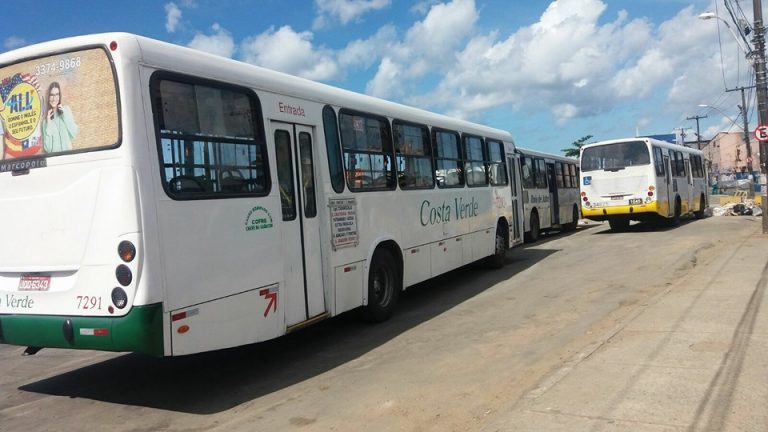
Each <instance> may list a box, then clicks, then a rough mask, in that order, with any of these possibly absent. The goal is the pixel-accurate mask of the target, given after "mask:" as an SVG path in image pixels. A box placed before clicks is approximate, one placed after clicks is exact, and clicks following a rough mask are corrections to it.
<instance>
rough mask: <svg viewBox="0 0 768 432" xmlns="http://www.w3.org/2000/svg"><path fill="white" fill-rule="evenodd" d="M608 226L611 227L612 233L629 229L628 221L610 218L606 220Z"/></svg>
mask: <svg viewBox="0 0 768 432" xmlns="http://www.w3.org/2000/svg"><path fill="white" fill-rule="evenodd" d="M608 225H610V226H611V230H612V231H613V232H624V231H626V230H627V228H629V219H625V218H611V219H608Z"/></svg>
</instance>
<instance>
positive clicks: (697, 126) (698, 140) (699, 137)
mask: <svg viewBox="0 0 768 432" xmlns="http://www.w3.org/2000/svg"><path fill="white" fill-rule="evenodd" d="M703 118H707V116H700V115H695V116H693V117H686V118H685V119H686V120H696V149H698V150H701V134H700V133H699V132H700V130H699V119H703ZM683 145H685V141H683Z"/></svg>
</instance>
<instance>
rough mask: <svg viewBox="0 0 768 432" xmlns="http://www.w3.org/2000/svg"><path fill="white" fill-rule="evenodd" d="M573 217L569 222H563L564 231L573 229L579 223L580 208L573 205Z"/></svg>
mask: <svg viewBox="0 0 768 432" xmlns="http://www.w3.org/2000/svg"><path fill="white" fill-rule="evenodd" d="M572 217H573V218H572V219H571V221H570V222H568V223H567V224H563V231H573V230H575V229H576V227H577V226H578V225H579V209H578V208H576V206H575V205H574V206H573V216H572Z"/></svg>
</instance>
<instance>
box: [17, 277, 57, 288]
mask: <svg viewBox="0 0 768 432" xmlns="http://www.w3.org/2000/svg"><path fill="white" fill-rule="evenodd" d="M50 287H51V277H50V276H39V275H22V276H21V280H19V291H48V288H50Z"/></svg>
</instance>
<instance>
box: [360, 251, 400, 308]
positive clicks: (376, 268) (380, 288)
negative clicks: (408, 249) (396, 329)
mask: <svg viewBox="0 0 768 432" xmlns="http://www.w3.org/2000/svg"><path fill="white" fill-rule="evenodd" d="M401 287H402V279H401V277H400V270H399V268H398V266H397V264H396V262H395V258H394V257H393V256H392V254H391V253H390V252H389V251H387V250H384V249H380V250H377V251H376V252H374V254H373V258H372V259H371V267H370V270H369V272H368V304H367V305H365V306H364V307H363V308H362V311H361V312H362V318H363V319H364V320H366V321H370V322H382V321H386V320H388V319H389V318H390V317H391V316H392V313H393V312H394V310H395V305H396V304H397V298H398V297H399V295H400V290H401Z"/></svg>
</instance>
